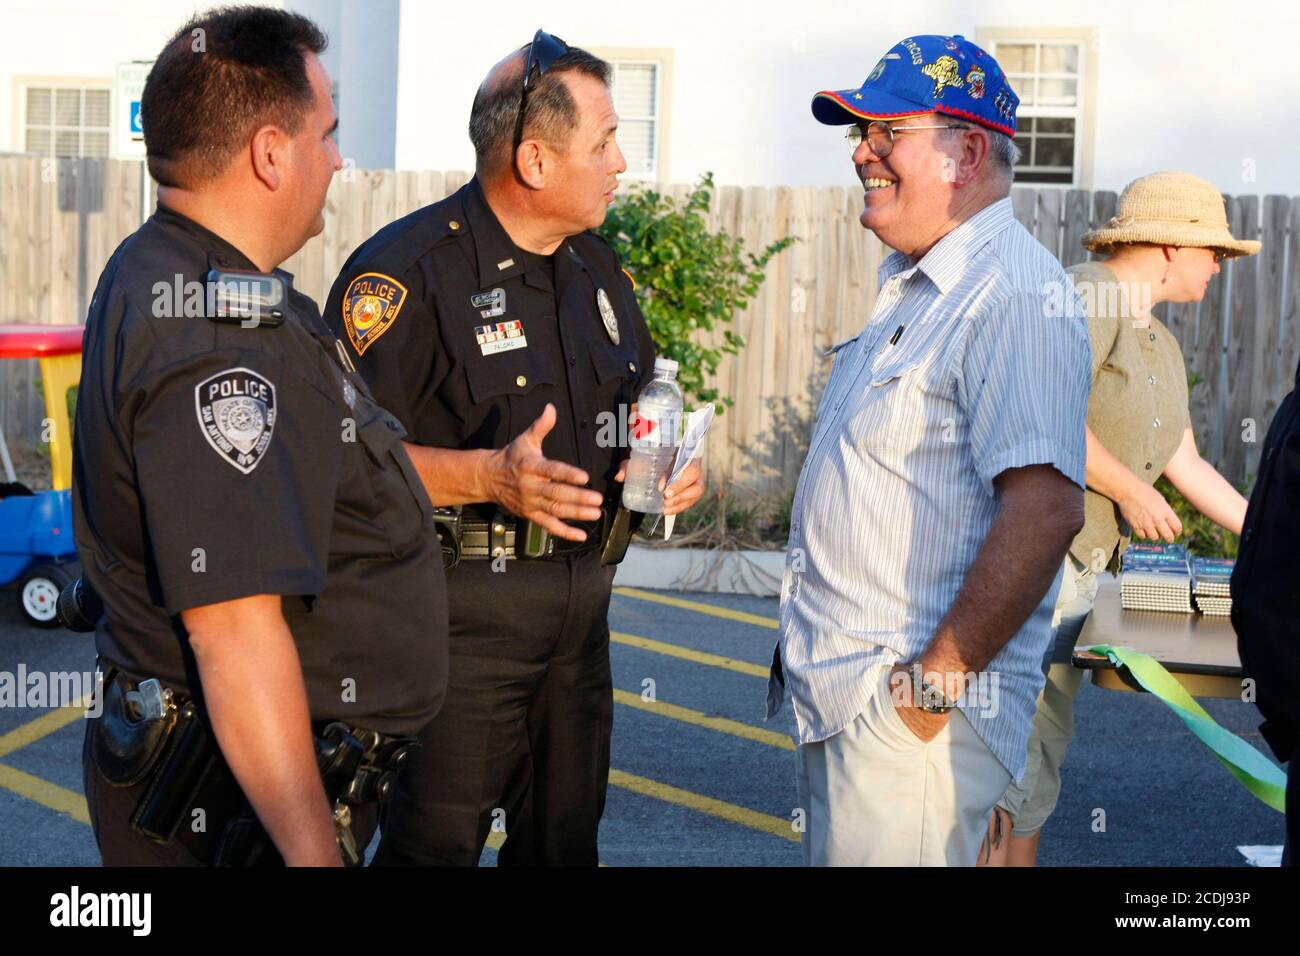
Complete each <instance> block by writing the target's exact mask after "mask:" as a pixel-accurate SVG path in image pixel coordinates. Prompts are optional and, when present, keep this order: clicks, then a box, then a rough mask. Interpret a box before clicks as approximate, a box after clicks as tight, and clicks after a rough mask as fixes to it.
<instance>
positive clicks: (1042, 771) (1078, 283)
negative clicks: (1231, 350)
mask: <svg viewBox="0 0 1300 956" xmlns="http://www.w3.org/2000/svg"><path fill="white" fill-rule="evenodd" d="M1081 241H1082V245H1083V248H1084V249H1086V250H1087V251H1088V252H1091V253H1094V254H1096V255H1100V256H1105V257H1106V258H1104V259H1101V260H1098V261H1095V262H1081V263H1078V264H1076V265H1073V266H1071V267H1070V268H1069V269H1067V270H1066V275H1068V276H1069V277H1070V281H1071V282H1073V283H1074V285H1075V288H1076V289H1077V290H1078V291H1079V293H1080V296H1081V298H1082V301H1083V303H1084V309H1085V311H1086V312H1087V315H1088V334H1089V337H1090V340H1091V343H1092V376H1093V381H1092V392H1091V394H1090V395H1089V397H1088V424H1087V426H1086V437H1087V442H1088V452H1087V457H1086V460H1085V462H1084V468H1085V473H1086V475H1087V480H1088V490H1087V492H1086V493H1085V495H1084V514H1085V519H1084V525H1083V530H1082V531H1080V532H1079V534H1078V535H1077V536H1076V537H1075V539H1074V541H1073V542H1071V544H1070V550H1069V552H1068V553H1067V554H1066V556H1065V562H1064V565H1063V566H1062V569H1061V590H1060V592H1059V594H1058V595H1057V599H1056V608H1055V611H1054V614H1053V628H1054V631H1053V632H1054V635H1055V637H1054V639H1053V641H1052V643H1051V644H1050V645H1049V646H1048V652H1047V654H1046V655H1045V656H1044V658H1043V670H1044V672H1045V673H1046V675H1047V682H1046V683H1045V684H1044V685H1043V689H1042V691H1041V692H1040V693H1039V695H1038V709H1037V710H1036V711H1035V713H1034V722H1033V725H1032V727H1031V729H1030V733H1029V749H1028V753H1027V755H1026V760H1027V761H1028V762H1027V764H1026V769H1025V775H1024V777H1023V778H1021V780H1020V782H1019V783H1013V784H1011V785H1009V786H1008V787H1007V791H1006V793H1005V794H1003V795H1002V798H1001V799H1000V800H999V801H998V804H997V806H996V807H995V808H994V810H993V817H992V818H991V819H990V821H989V832H988V835H987V836H986V837H985V840H984V850H983V852H982V853H981V854H980V862H981V864H984V865H989V866H1033V865H1034V864H1035V863H1036V862H1037V859H1038V840H1039V837H1040V836H1041V834H1042V828H1043V825H1044V824H1045V823H1046V822H1047V820H1048V818H1049V817H1050V816H1051V815H1052V812H1053V810H1055V809H1056V802H1057V800H1058V799H1059V798H1060V795H1061V767H1062V766H1063V764H1064V763H1065V755H1066V752H1067V750H1068V749H1069V746H1070V742H1071V741H1072V740H1073V739H1074V698H1075V697H1076V696H1077V695H1078V693H1079V686H1080V684H1081V682H1082V680H1083V671H1082V670H1080V669H1079V668H1077V667H1075V666H1074V665H1073V664H1072V663H1071V660H1070V658H1071V655H1072V654H1073V653H1074V645H1075V642H1076V641H1078V639H1079V634H1080V633H1081V632H1082V631H1083V625H1084V622H1085V621H1087V619H1088V615H1089V614H1090V613H1091V612H1092V608H1093V605H1094V604H1095V603H1096V600H1097V592H1098V589H1099V588H1100V586H1101V576H1102V574H1103V572H1105V571H1106V569H1107V568H1109V569H1111V570H1112V571H1116V572H1117V571H1118V570H1119V568H1120V562H1121V560H1122V558H1123V555H1124V552H1125V550H1126V549H1127V548H1128V546H1129V538H1130V536H1131V535H1132V536H1136V537H1139V538H1146V539H1148V540H1152V541H1155V540H1160V539H1163V540H1164V541H1165V542H1166V543H1169V544H1172V543H1173V541H1174V539H1175V538H1176V537H1178V535H1180V534H1182V531H1183V528H1182V523H1181V522H1180V521H1179V520H1178V516H1177V515H1176V514H1175V513H1174V510H1173V508H1171V507H1170V506H1169V503H1168V502H1167V501H1165V499H1164V497H1163V496H1162V495H1161V494H1160V492H1159V491H1157V490H1156V489H1155V487H1154V484H1155V481H1156V479H1158V478H1159V477H1160V476H1161V475H1163V476H1164V477H1165V478H1167V479H1168V480H1169V482H1170V484H1172V485H1173V486H1174V488H1175V489H1177V490H1178V491H1179V492H1180V493H1181V494H1182V495H1183V496H1184V497H1185V498H1186V499H1187V501H1188V502H1189V503H1190V504H1191V505H1192V507H1194V508H1196V509H1197V510H1198V511H1199V512H1201V513H1202V514H1204V515H1205V516H1207V517H1208V518H1209V519H1210V520H1212V521H1214V522H1215V523H1216V524H1218V525H1219V526H1220V527H1222V528H1225V529H1226V530H1228V531H1231V532H1232V533H1233V534H1240V533H1241V523H1242V520H1243V519H1244V518H1245V516H1246V499H1245V498H1243V497H1242V496H1241V494H1240V492H1238V491H1237V489H1236V488H1234V487H1232V485H1231V484H1229V483H1228V481H1227V479H1225V478H1224V477H1223V476H1222V475H1220V474H1219V473H1218V472H1217V471H1215V470H1214V466H1213V465H1211V464H1210V463H1209V462H1207V461H1206V460H1205V459H1203V458H1202V457H1201V455H1200V452H1198V451H1197V449H1196V437H1195V436H1194V435H1193V434H1192V422H1191V414H1190V412H1189V411H1188V405H1187V369H1186V366H1185V365H1184V363H1183V354H1182V351H1181V350H1180V349H1179V347H1178V340H1177V339H1175V338H1174V336H1173V334H1172V333H1171V332H1170V331H1169V329H1167V328H1166V327H1165V325H1164V323H1163V322H1161V321H1160V319H1158V318H1156V317H1155V316H1154V315H1152V311H1151V310H1152V309H1153V308H1154V307H1155V306H1156V305H1158V304H1159V303H1161V302H1199V301H1201V299H1202V298H1203V297H1204V296H1205V291H1206V289H1207V288H1208V287H1209V284H1210V280H1211V279H1212V278H1213V277H1214V276H1215V275H1216V274H1217V273H1218V271H1219V263H1220V262H1221V261H1223V260H1224V259H1228V258H1236V257H1238V256H1253V255H1254V254H1255V253H1257V252H1258V251H1259V248H1260V243H1259V241H1258V240H1254V239H1234V238H1233V236H1232V234H1231V233H1230V232H1229V231H1228V220H1227V216H1226V215H1225V213H1224V206H1223V195H1222V194H1221V193H1220V192H1219V190H1218V189H1217V188H1216V187H1215V186H1214V184H1213V183H1209V182H1206V181H1205V180H1203V179H1199V178H1197V177H1196V176H1193V175H1191V174H1190V173H1183V172H1176V171H1165V172H1158V173H1151V174H1150V175H1147V176H1142V177H1141V178H1139V179H1135V180H1134V181H1133V182H1131V183H1129V184H1128V185H1127V186H1126V187H1124V192H1123V193H1122V194H1121V195H1120V198H1119V205H1118V208H1117V209H1116V210H1115V215H1114V216H1113V217H1112V218H1111V219H1110V221H1108V222H1107V223H1106V224H1105V225H1104V226H1102V227H1101V228H1100V229H1096V230H1094V231H1092V232H1089V233H1087V234H1086V235H1084V236H1083V238H1082V240H1081Z"/></svg>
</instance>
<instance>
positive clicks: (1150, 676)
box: [1088, 644, 1286, 813]
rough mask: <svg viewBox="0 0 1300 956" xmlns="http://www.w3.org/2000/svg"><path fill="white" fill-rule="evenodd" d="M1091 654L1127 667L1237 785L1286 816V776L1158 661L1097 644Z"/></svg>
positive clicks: (1119, 648) (1127, 649) (1128, 650)
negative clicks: (1223, 724)
mask: <svg viewBox="0 0 1300 956" xmlns="http://www.w3.org/2000/svg"><path fill="white" fill-rule="evenodd" d="M1088 650H1090V651H1091V652H1092V653H1094V654H1105V655H1106V656H1107V657H1109V658H1110V659H1111V661H1113V662H1114V663H1116V664H1117V665H1120V666H1123V667H1127V668H1128V671H1129V673H1130V674H1132V675H1133V677H1134V678H1135V679H1136V680H1137V682H1138V683H1139V684H1141V685H1142V689H1143V690H1145V691H1147V692H1149V693H1152V694H1154V695H1155V696H1156V697H1159V698H1160V699H1161V700H1162V701H1164V702H1165V704H1166V705H1167V706H1168V707H1169V709H1170V710H1172V711H1173V712H1174V713H1175V714H1177V715H1178V718H1179V719H1180V720H1181V721H1182V722H1183V723H1185V724H1186V725H1187V727H1188V729H1189V730H1191V732H1192V733H1194V734H1195V735H1196V736H1197V737H1199V738H1200V739H1201V743H1203V744H1205V746H1207V747H1209V748H1210V751H1211V752H1212V753H1213V754H1214V756H1216V757H1218V758H1219V762H1220V763H1222V764H1223V765H1224V766H1225V767H1227V768H1228V771H1229V772H1230V773H1231V774H1232V775H1233V776H1234V777H1236V778H1237V779H1238V780H1240V781H1241V785H1242V786H1243V787H1245V788H1246V789H1247V790H1249V791H1250V792H1251V793H1253V794H1254V795H1255V796H1256V797H1258V798H1259V799H1260V800H1262V801H1263V802H1264V803H1266V804H1267V805H1268V806H1270V807H1272V808H1273V809H1274V810H1276V811H1277V812H1278V813H1286V775H1285V774H1283V773H1282V771H1281V769H1280V768H1279V767H1277V766H1276V765H1275V764H1274V763H1273V762H1272V761H1271V760H1269V759H1268V758H1267V757H1265V756H1264V755H1263V754H1262V753H1260V752H1259V751H1258V750H1256V749H1255V748H1254V747H1252V746H1251V745H1250V744H1248V743H1246V741H1244V740H1242V739H1241V738H1240V737H1238V736H1237V735H1236V734H1234V733H1232V731H1230V730H1225V729H1224V728H1222V727H1220V726H1219V725H1218V724H1217V723H1215V720H1214V718H1213V717H1211V716H1210V715H1209V714H1207V713H1206V712H1205V708H1203V707H1202V706H1201V705H1200V704H1198V703H1197V702H1196V700H1195V699H1194V698H1193V697H1192V695H1191V694H1189V693H1188V692H1187V688H1185V687H1184V686H1183V685H1182V684H1180V683H1178V680H1177V679H1176V678H1175V677H1174V676H1173V675H1172V674H1170V673H1169V671H1167V670H1165V669H1164V667H1162V666H1161V665H1160V664H1159V662H1157V661H1156V660H1155V659H1154V658H1152V657H1149V656H1147V655H1146V654H1140V653H1138V652H1137V651H1135V650H1133V649H1132V648H1130V647H1111V646H1110V645H1108V644H1098V645H1097V646H1096V647H1090V648H1089V649H1088Z"/></svg>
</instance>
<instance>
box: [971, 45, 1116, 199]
mask: <svg viewBox="0 0 1300 956" xmlns="http://www.w3.org/2000/svg"><path fill="white" fill-rule="evenodd" d="M1098 36H1099V31H1098V30H1097V29H1095V28H1093V27H981V28H979V29H977V30H976V42H977V43H978V44H979V45H980V46H982V47H984V49H986V50H988V51H989V53H991V54H992V55H993V58H994V59H997V56H998V46H999V44H1001V45H1004V46H1019V45H1025V44H1030V43H1032V44H1034V45H1035V46H1034V73H1033V76H1034V77H1036V78H1037V79H1038V80H1040V81H1041V80H1044V79H1047V80H1051V79H1072V78H1073V79H1076V86H1075V103H1074V106H1042V105H1039V104H1037V103H1035V104H1032V105H1031V104H1028V103H1022V104H1021V106H1020V108H1019V109H1018V110H1017V111H1016V116H1017V125H1019V120H1020V119H1030V118H1042V117H1047V118H1049V119H1050V118H1056V117H1059V118H1062V119H1072V120H1074V155H1073V157H1072V159H1071V179H1070V181H1069V182H1065V183H1049V182H1039V181H1030V180H1022V179H1021V178H1020V177H1021V176H1022V175H1033V170H1026V169H1024V168H1023V167H1020V166H1017V167H1016V182H1017V183H1023V184H1024V185H1026V186H1033V187H1034V188H1038V189H1041V188H1043V187H1051V188H1056V189H1091V188H1092V174H1093V155H1094V149H1093V131H1094V130H1095V129H1096V114H1097V55H1096V51H1097V49H1098V46H1099V44H1098V42H1097V40H1098ZM1043 44H1047V45H1050V46H1070V45H1073V46H1074V47H1075V48H1076V49H1077V51H1078V64H1079V68H1078V74H1077V77H1076V75H1074V74H1067V73H1050V74H1048V73H1043V72H1041V66H1042V48H1043ZM1003 69H1005V66H1004V67H1003ZM1008 78H1009V79H1010V80H1011V85H1012V88H1013V89H1014V88H1015V86H1016V82H1017V78H1016V77H1012V76H1009V77H1008Z"/></svg>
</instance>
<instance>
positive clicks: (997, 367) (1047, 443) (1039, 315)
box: [768, 199, 1091, 780]
mask: <svg viewBox="0 0 1300 956" xmlns="http://www.w3.org/2000/svg"><path fill="white" fill-rule="evenodd" d="M880 281H881V288H880V292H879V294H878V296H877V299H876V305H875V309H874V311H873V312H872V315H871V319H870V321H869V322H868V323H867V326H866V328H864V329H863V330H862V332H861V333H859V334H858V335H857V336H855V337H854V338H852V339H850V340H849V341H847V342H844V343H841V344H840V345H838V346H836V347H835V350H834V351H835V363H834V367H833V369H832V372H831V376H830V381H829V382H828V383H827V385H826V390H825V392H824V393H823V395H822V399H821V404H820V406H819V407H818V411H817V423H816V426H815V427H814V429H813V436H812V440H811V444H810V446H809V450H808V458H807V460H806V461H805V462H804V467H803V472H802V474H801V475H800V476H799V484H798V488H797V489H796V491H795V497H794V505H793V509H792V512H791V518H790V548H789V552H788V554H787V557H786V567H785V575H784V580H783V582H782V588H781V630H780V644H779V646H780V654H781V663H782V666H783V670H784V674H785V680H786V684H787V686H788V687H789V690H790V695H791V701H792V703H793V706H794V714H795V739H796V741H797V742H800V743H810V742H813V741H818V740H824V739H826V738H827V737H830V736H832V735H834V734H836V733H838V732H839V731H841V730H843V729H844V728H845V727H847V726H848V725H849V724H851V723H852V722H853V721H854V720H855V719H856V718H857V717H858V715H859V714H861V713H862V712H863V710H864V709H865V708H866V706H867V703H868V701H869V700H870V699H871V694H872V692H873V687H872V686H871V685H870V683H869V681H867V680H866V679H865V676H866V674H867V672H868V670H869V669H870V668H871V667H872V666H874V665H877V664H886V663H890V664H892V663H894V662H896V661H899V660H902V661H908V660H914V659H915V658H917V657H918V656H919V655H920V654H921V652H922V651H923V650H924V649H925V647H926V646H927V645H928V644H929V642H930V640H931V638H932V637H933V636H934V633H935V631H936V630H937V629H938V626H939V623H940V621H941V620H942V619H943V617H944V615H945V614H946V613H947V612H948V610H949V608H950V607H951V606H952V603H953V600H954V598H956V596H957V592H958V591H959V590H960V588H961V586H962V582H963V581H964V579H965V577H966V574H967V571H969V569H970V567H971V565H972V564H974V562H975V559H976V556H977V554H978V553H979V550H980V548H981V546H982V545H983V544H984V540H985V538H986V537H987V535H988V532H989V528H990V527H991V526H992V524H993V520H994V518H995V517H996V516H997V513H998V507H999V505H998V499H997V494H996V491H995V489H994V486H993V480H994V479H995V478H996V477H997V476H998V475H999V474H1000V473H1001V472H1003V471H1006V470H1007V469H1009V468H1019V467H1024V466H1027V465H1042V464H1047V465H1051V466H1053V467H1054V468H1056V469H1057V470H1058V471H1059V472H1061V473H1062V474H1063V475H1065V476H1066V477H1068V478H1069V479H1070V480H1071V481H1074V482H1075V483H1077V484H1079V485H1080V486H1083V484H1084V454H1085V452H1084V448H1085V445H1084V422H1085V417H1086V412H1087V407H1088V390H1089V387H1090V384H1091V354H1090V349H1089V345H1088V330H1087V326H1086V320H1085V318H1084V315H1083V310H1082V308H1081V306H1080V303H1079V300H1078V298H1077V297H1076V296H1075V294H1074V292H1073V287H1072V285H1071V283H1070V282H1069V280H1068V278H1067V277H1066V275H1065V272H1064V270H1063V269H1062V268H1061V266H1060V264H1059V263H1058V262H1057V261H1056V259H1055V258H1053V257H1052V255H1051V254H1050V253H1048V251H1047V250H1046V249H1045V248H1043V246H1041V245H1040V244H1039V243H1038V242H1037V241H1035V240H1034V238H1033V237H1032V236H1031V235H1030V234H1029V233H1028V232H1026V231H1025V229H1024V227H1022V226H1021V225H1020V224H1019V223H1018V222H1016V220H1015V218H1014V217H1013V216H1012V213H1011V201H1010V200H1009V199H1003V200H1000V201H998V202H995V203H993V204H991V205H989V206H987V207H986V208H984V209H982V210H981V211H980V212H979V213H977V214H976V215H974V216H972V217H971V218H970V219H968V220H967V221H965V222H964V223H962V224H961V225H959V226H957V228H955V229H953V230H952V231H951V232H950V233H948V235H946V236H944V237H943V238H942V239H941V240H939V242H937V243H936V244H935V245H934V246H933V248H931V250H930V251H929V252H928V253H926V255H925V256H924V257H923V258H922V259H921V261H920V262H918V263H916V264H915V265H913V263H912V261H911V259H910V258H909V257H908V256H906V255H904V254H902V253H894V254H893V255H891V256H889V257H888V258H887V259H886V260H885V262H884V264H883V265H882V266H881V268H880ZM1059 577H1060V576H1059V575H1058V576H1057V582H1056V583H1055V584H1054V585H1053V586H1052V588H1051V589H1050V590H1049V592H1048V593H1047V594H1045V595H1044V596H1043V599H1042V600H1041V601H1040V602H1039V603H1038V607H1037V608H1036V609H1035V610H1034V612H1033V614H1032V615H1030V617H1029V619H1028V620H1027V621H1026V622H1025V624H1024V626H1023V627H1021V628H1020V630H1019V631H1017V632H1016V634H1015V635H1014V636H1013V637H1012V638H1011V639H1010V640H1009V641H1008V642H1007V643H1006V645H1005V646H1004V647H1003V648H1002V649H1001V650H1000V651H999V652H998V653H997V655H996V656H995V657H994V658H993V660H992V661H991V662H990V663H989V665H988V667H987V668H986V669H985V670H984V672H983V673H981V674H980V675H978V679H977V681H976V683H975V685H974V686H972V687H970V688H968V689H967V690H966V692H965V693H964V694H963V696H962V698H961V700H960V701H959V702H958V706H959V707H960V708H961V709H962V712H963V713H964V714H965V715H966V716H967V718H968V719H969V720H970V722H971V725H972V726H973V727H974V728H975V731H976V733H977V734H979V736H980V738H981V739H982V740H983V741H984V742H985V743H986V744H987V745H988V747H989V749H990V750H991V751H992V752H993V754H994V755H995V756H996V757H997V759H998V760H999V761H1000V762H1001V763H1002V765H1003V766H1004V767H1006V769H1007V771H1008V772H1009V773H1010V774H1011V775H1012V777H1013V778H1015V779H1017V780H1018V779H1019V778H1020V776H1021V774H1022V773H1023V770H1024V765H1025V750H1026V746H1027V744H1028V737H1029V725H1030V721H1031V720H1032V718H1033V714H1034V704H1035V700H1036V698H1037V696H1038V692H1039V690H1040V689H1041V688H1042V684H1043V674H1042V671H1041V669H1040V663H1041V661H1042V657H1043V652H1044V650H1045V649H1046V647H1047V643H1048V641H1049V640H1050V639H1051V624H1052V607H1053V604H1054V602H1055V599H1056V591H1057V588H1058V587H1059V586H1060V579H1059ZM768 699H769V704H768V715H769V716H771V715H772V714H774V713H775V712H776V711H777V710H778V709H779V708H780V706H781V700H782V695H781V693H780V690H779V688H778V687H776V685H775V684H773V686H772V688H771V691H770V693H769V698H768Z"/></svg>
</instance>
